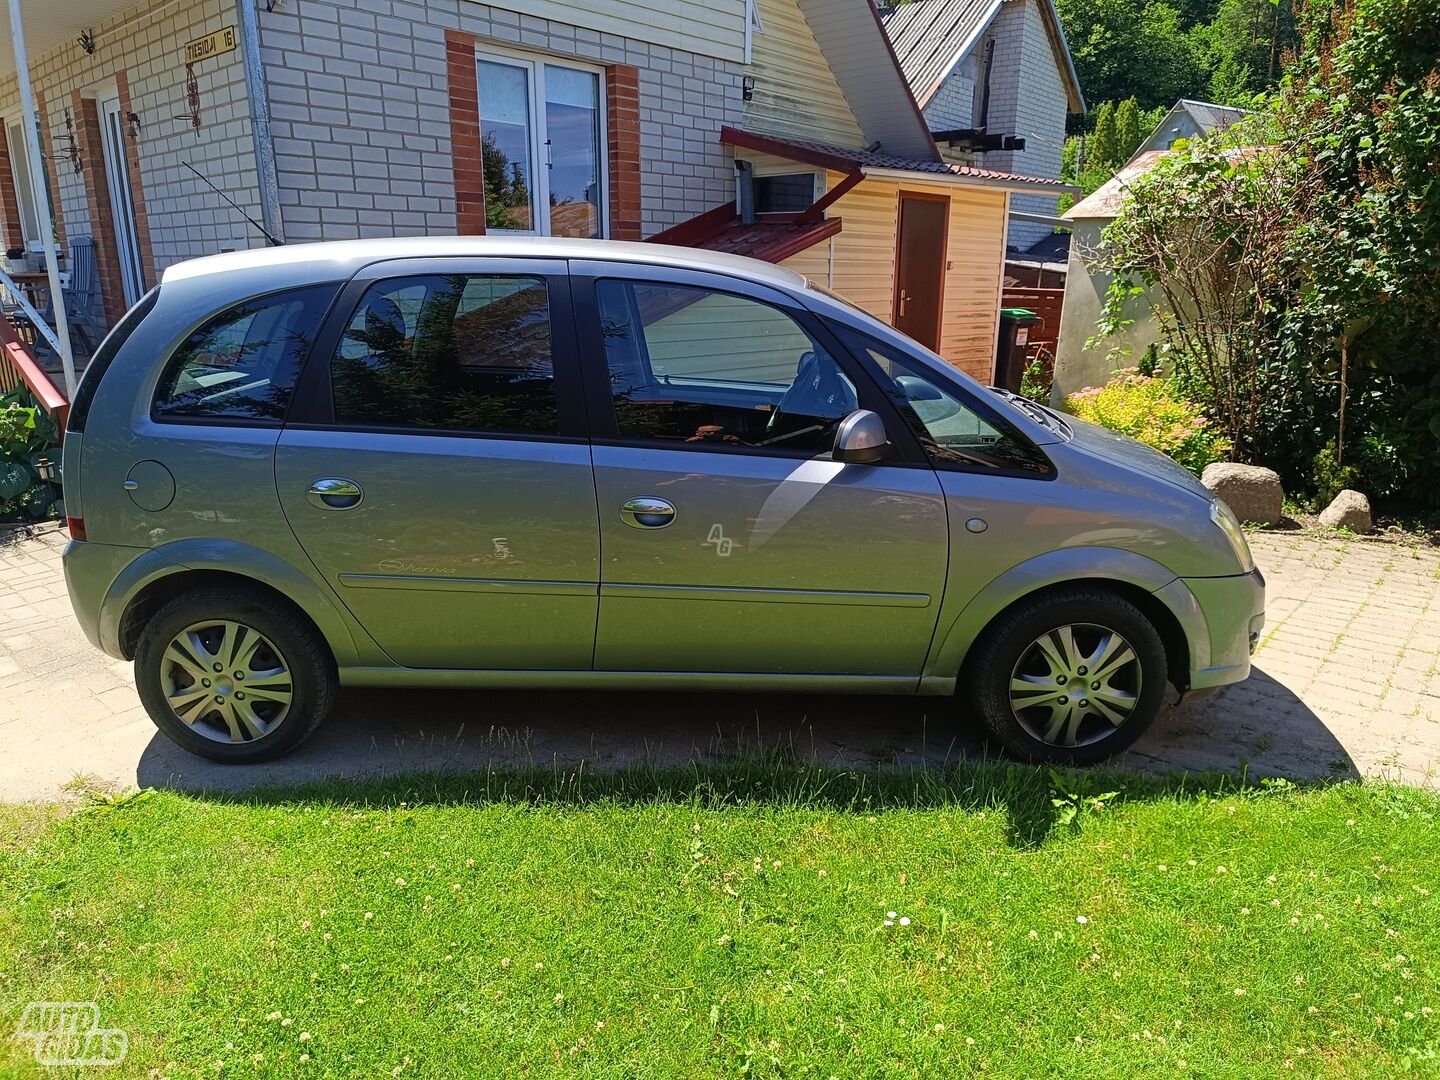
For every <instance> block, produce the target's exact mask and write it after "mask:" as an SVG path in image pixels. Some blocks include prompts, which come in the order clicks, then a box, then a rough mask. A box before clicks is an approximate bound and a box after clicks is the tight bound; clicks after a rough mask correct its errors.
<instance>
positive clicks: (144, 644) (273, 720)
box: [135, 586, 337, 764]
mask: <svg viewBox="0 0 1440 1080" xmlns="http://www.w3.org/2000/svg"><path fill="white" fill-rule="evenodd" d="M336 682H337V680H336V676H335V671H334V665H333V662H332V660H331V657H330V654H329V651H328V649H327V648H326V646H325V642H324V641H323V639H321V638H320V636H319V634H318V633H317V632H316V631H315V629H314V628H313V627H312V626H310V625H309V623H308V622H307V621H306V620H305V619H304V618H302V617H301V616H300V615H299V614H298V613H297V612H296V611H294V610H293V609H291V608H290V607H289V606H288V605H286V604H284V603H283V602H277V601H275V600H272V599H270V598H269V597H266V596H264V595H263V594H261V593H259V592H252V591H250V590H247V589H244V588H230V587H224V586H220V587H209V588H202V589H197V590H195V591H193V592H189V593H185V594H183V595H181V596H179V597H176V598H175V599H173V600H171V601H170V602H169V603H167V604H165V605H164V606H163V607H161V608H160V610H159V611H157V612H156V613H155V615H154V616H153V617H152V618H151V619H150V621H149V622H148V623H147V624H146V626H145V629H144V630H143V631H142V633H141V635H140V641H139V644H138V647H137V648H136V651H135V683H136V687H137V688H138V690H139V692H140V700H141V701H142V702H143V703H144V705H145V709H146V711H147V712H148V713H149V714H150V718H151V719H152V720H154V721H155V725H156V726H157V727H158V728H159V729H160V730H161V731H162V732H164V733H165V734H166V735H167V736H169V738H170V739H171V740H172V741H173V742H175V743H177V744H178V745H180V746H181V747H183V748H184V749H186V750H189V751H190V752H191V753H192V754H198V755H199V756H200V757H204V758H209V759H210V760H211V761H219V762H225V763H229V764H244V763H249V762H257V761H268V760H270V759H272V758H276V757H279V756H280V755H282V754H286V753H289V752H290V751H291V750H293V749H295V747H297V746H299V745H300V743H301V742H303V741H304V740H305V739H306V738H307V737H308V736H309V735H310V733H311V732H313V731H314V730H315V728H316V727H318V726H319V724H320V721H321V720H323V719H324V718H325V714H326V713H327V712H328V711H329V709H330V703H331V701H332V699H333V698H334V696H335V687H336Z"/></svg>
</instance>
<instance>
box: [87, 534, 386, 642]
mask: <svg viewBox="0 0 1440 1080" xmlns="http://www.w3.org/2000/svg"><path fill="white" fill-rule="evenodd" d="M204 545H205V546H204V547H200V546H195V547H190V546H189V545H185V544H183V543H182V544H177V545H174V546H171V547H165V548H156V549H154V550H152V551H151V552H149V553H147V555H145V556H142V557H141V558H139V559H137V560H135V562H133V563H131V564H130V565H129V566H128V567H126V569H125V571H124V572H123V573H122V574H121V575H120V577H119V578H117V579H116V581H115V583H114V584H113V585H112V586H111V588H110V590H109V593H108V594H107V596H106V600H105V603H104V605H103V606H102V609H101V617H100V636H101V640H102V642H108V643H111V644H113V646H114V648H113V650H111V649H107V651H113V653H114V654H115V655H121V656H124V657H125V658H126V659H127V660H128V659H133V658H134V656H135V647H136V642H137V641H138V639H139V636H140V633H141V631H142V630H143V629H144V627H145V624H146V622H147V621H148V619H149V617H150V616H151V615H152V614H153V613H154V612H155V611H156V610H158V609H159V607H160V606H161V605H163V604H165V603H166V602H168V601H169V600H171V599H173V598H174V597H176V596H180V595H182V594H183V593H186V592H189V591H191V590H192V589H196V588H201V587H204V586H210V585H223V584H229V585H235V586H240V587H243V588H245V589H247V590H249V591H251V592H257V593H260V594H262V595H265V596H267V597H270V598H272V599H274V600H275V601H276V602H278V603H281V604H284V605H285V606H286V607H288V608H290V609H291V610H293V611H294V612H296V613H297V614H299V615H300V616H301V617H302V618H303V619H304V620H305V622H306V623H308V624H309V626H310V627H311V628H312V629H314V630H315V632H316V633H317V634H318V635H319V637H320V639H321V640H322V641H323V642H324V643H325V645H326V647H327V648H328V649H329V650H330V653H331V655H332V656H333V658H334V661H335V664H336V665H337V666H338V667H341V668H343V667H347V666H353V665H355V664H357V663H361V662H363V661H361V660H360V658H359V655H358V649H357V642H356V639H355V634H354V633H353V632H352V629H351V627H350V625H349V621H348V620H347V619H346V618H345V617H344V616H343V615H342V614H341V612H340V610H339V609H338V606H337V605H336V604H334V603H333V602H332V601H331V600H330V599H329V598H328V597H327V596H326V595H325V594H324V592H323V591H322V590H321V588H320V587H319V586H318V585H316V584H315V583H314V582H313V581H311V580H310V579H309V578H307V577H305V576H304V575H303V574H301V573H300V572H299V571H297V570H296V569H295V568H294V567H292V566H290V565H289V564H288V563H286V562H284V561H283V560H281V559H279V558H277V557H276V556H274V555H270V554H268V553H266V552H263V551H259V550H258V549H253V548H248V547H246V546H245V545H242V544H233V543H217V542H215V541H206V542H204ZM187 549H188V550H187ZM237 567H238V568H243V569H237Z"/></svg>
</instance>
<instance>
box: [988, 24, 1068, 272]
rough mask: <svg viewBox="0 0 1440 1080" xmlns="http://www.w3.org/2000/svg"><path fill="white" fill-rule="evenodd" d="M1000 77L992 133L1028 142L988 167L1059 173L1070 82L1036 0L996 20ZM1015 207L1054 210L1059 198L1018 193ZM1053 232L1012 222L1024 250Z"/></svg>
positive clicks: (993, 157)
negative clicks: (1065, 79) (1066, 81)
mask: <svg viewBox="0 0 1440 1080" xmlns="http://www.w3.org/2000/svg"><path fill="white" fill-rule="evenodd" d="M994 30H995V34H996V39H997V40H996V43H995V73H994V75H993V76H992V78H991V83H990V130H992V131H1003V132H1005V133H1007V134H1010V133H1013V134H1015V135H1020V136H1022V137H1023V138H1024V139H1025V149H1024V150H1020V151H1015V152H1009V151H1000V152H996V153H989V154H986V155H984V160H983V164H984V165H985V166H986V167H987V168H991V169H1001V170H1003V171H1005V172H1014V173H1019V174H1021V175H1022V176H1043V177H1050V178H1055V177H1058V176H1059V175H1060V151H1061V149H1062V148H1063V147H1064V144H1065V115H1066V110H1067V109H1068V105H1067V98H1066V95H1065V84H1064V82H1063V81H1062V80H1061V76H1060V68H1059V66H1058V65H1057V63H1056V61H1055V53H1054V50H1053V49H1052V48H1051V46H1050V39H1049V37H1048V36H1047V35H1046V33H1045V22H1044V18H1043V16H1041V14H1040V8H1039V5H1038V4H1037V3H1035V2H1034V0H1011V2H1010V3H1007V4H1005V5H1004V6H1003V7H1001V9H1000V14H999V15H998V16H997V17H996V19H995V27H994ZM1011 209H1014V210H1028V211H1030V212H1031V213H1037V214H1053V213H1054V212H1055V196H1051V195H1016V196H1015V197H1014V199H1013V200H1012V201H1011ZM1051 231H1052V230H1051V229H1050V228H1048V227H1046V226H1044V225H1026V224H1022V223H1018V222H1013V221H1012V222H1011V224H1010V236H1009V241H1010V246H1011V247H1013V248H1017V249H1019V250H1021V251H1023V250H1024V249H1025V248H1028V247H1029V246H1030V245H1032V244H1034V243H1035V242H1036V241H1038V240H1041V239H1043V238H1044V237H1045V236H1046V235H1048V234H1049V233H1050V232H1051Z"/></svg>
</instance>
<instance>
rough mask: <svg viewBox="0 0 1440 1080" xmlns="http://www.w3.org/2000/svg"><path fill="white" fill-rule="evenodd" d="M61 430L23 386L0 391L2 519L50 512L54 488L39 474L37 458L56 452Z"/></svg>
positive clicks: (32, 516) (42, 515) (39, 515)
mask: <svg viewBox="0 0 1440 1080" xmlns="http://www.w3.org/2000/svg"><path fill="white" fill-rule="evenodd" d="M59 435H60V433H59V432H58V431H57V430H56V428H55V422H54V421H53V420H52V419H51V418H50V416H49V414H48V413H46V412H45V411H44V410H42V409H41V408H39V406H38V405H36V404H35V402H34V399H33V398H31V397H30V395H29V394H28V393H25V392H24V391H23V390H16V391H12V392H10V393H8V394H4V395H0V521H7V520H13V519H15V518H22V519H32V520H33V519H36V518H42V517H45V516H47V515H48V514H49V513H50V512H51V508H52V507H53V506H54V503H55V489H54V488H53V487H51V486H50V485H49V484H48V483H45V482H44V481H42V480H41V479H40V478H39V473H38V471H37V470H36V468H35V461H36V459H37V458H39V457H41V456H44V455H46V454H47V453H48V454H49V455H50V456H54V451H53V450H52V449H51V448H52V447H54V446H56V445H57V444H58V443H59V441H60V440H59Z"/></svg>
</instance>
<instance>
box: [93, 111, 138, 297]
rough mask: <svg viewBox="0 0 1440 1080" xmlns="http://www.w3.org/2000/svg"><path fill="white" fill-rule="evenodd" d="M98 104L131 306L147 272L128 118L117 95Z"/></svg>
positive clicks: (122, 268)
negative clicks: (138, 231) (138, 224)
mask: <svg viewBox="0 0 1440 1080" xmlns="http://www.w3.org/2000/svg"><path fill="white" fill-rule="evenodd" d="M99 108H100V132H101V142H102V143H103V144H104V156H105V181H106V186H107V187H109V189H110V215H111V219H112V220H113V221H114V224H115V254H116V257H117V258H118V260H119V262H120V280H121V283H122V285H123V287H124V291H125V306H126V307H129V306H131V305H132V304H134V303H136V302H137V301H138V300H139V299H140V297H141V296H143V295H144V294H145V275H144V272H143V270H142V269H141V265H142V264H141V261H140V241H139V239H138V237H137V235H136V232H135V195H134V189H133V188H132V187H131V186H130V164H129V161H128V159H127V157H126V155H125V118H124V116H123V115H122V114H121V112H120V99H119V97H118V96H117V97H108V98H102V99H101V100H100V102H99Z"/></svg>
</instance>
